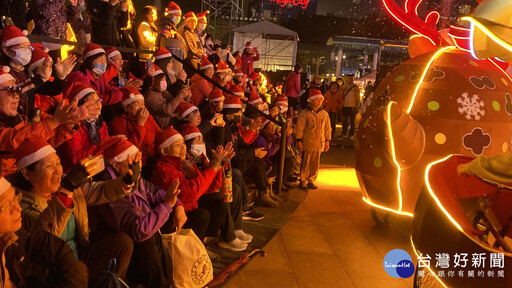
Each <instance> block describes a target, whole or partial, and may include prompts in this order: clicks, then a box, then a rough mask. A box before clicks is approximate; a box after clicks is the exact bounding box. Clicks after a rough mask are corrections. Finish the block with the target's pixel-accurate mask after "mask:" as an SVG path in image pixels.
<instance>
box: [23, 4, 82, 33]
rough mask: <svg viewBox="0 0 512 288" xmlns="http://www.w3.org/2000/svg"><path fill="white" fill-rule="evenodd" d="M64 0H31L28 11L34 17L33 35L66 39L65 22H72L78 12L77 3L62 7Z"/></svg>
mask: <svg viewBox="0 0 512 288" xmlns="http://www.w3.org/2000/svg"><path fill="white" fill-rule="evenodd" d="M65 2H66V1H65V0H53V1H48V0H32V1H31V2H30V13H31V15H32V18H33V19H34V24H35V27H34V31H33V32H32V33H33V34H35V35H41V36H47V37H50V38H55V39H66V28H67V27H66V23H67V22H74V21H76V19H77V18H78V15H79V14H80V7H79V6H78V5H76V6H72V5H68V6H67V7H64V4H65Z"/></svg>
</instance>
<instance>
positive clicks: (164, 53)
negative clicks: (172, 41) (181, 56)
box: [153, 47, 172, 60]
mask: <svg viewBox="0 0 512 288" xmlns="http://www.w3.org/2000/svg"><path fill="white" fill-rule="evenodd" d="M153 56H155V60H158V59H164V58H170V57H172V54H171V52H169V50H167V48H165V47H160V48H158V49H157V50H156V51H155V54H153Z"/></svg>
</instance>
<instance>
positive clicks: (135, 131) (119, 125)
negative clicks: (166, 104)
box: [108, 114, 161, 166]
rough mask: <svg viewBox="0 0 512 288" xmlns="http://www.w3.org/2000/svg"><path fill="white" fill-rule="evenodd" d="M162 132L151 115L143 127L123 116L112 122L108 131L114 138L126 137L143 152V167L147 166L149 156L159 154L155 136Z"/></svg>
mask: <svg viewBox="0 0 512 288" xmlns="http://www.w3.org/2000/svg"><path fill="white" fill-rule="evenodd" d="M160 130H161V129H160V126H158V124H157V123H156V121H155V119H154V118H153V116H151V115H149V117H148V120H146V123H144V126H141V125H138V124H137V123H135V121H133V120H131V119H128V116H127V115H126V114H123V115H121V116H118V117H116V118H114V120H112V122H111V123H110V127H109V130H108V131H109V133H110V135H112V136H115V135H124V136H126V138H128V140H129V141H130V142H132V144H133V145H135V147H137V148H139V150H140V151H141V152H142V166H146V163H147V160H148V156H154V155H156V153H157V152H158V151H157V147H156V145H155V136H156V133H157V132H158V131H160Z"/></svg>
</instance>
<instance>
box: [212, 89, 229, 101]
mask: <svg viewBox="0 0 512 288" xmlns="http://www.w3.org/2000/svg"><path fill="white" fill-rule="evenodd" d="M225 98H226V97H224V93H222V90H220V89H213V90H212V92H211V93H210V96H209V97H208V100H209V101H210V102H219V101H224V99H225Z"/></svg>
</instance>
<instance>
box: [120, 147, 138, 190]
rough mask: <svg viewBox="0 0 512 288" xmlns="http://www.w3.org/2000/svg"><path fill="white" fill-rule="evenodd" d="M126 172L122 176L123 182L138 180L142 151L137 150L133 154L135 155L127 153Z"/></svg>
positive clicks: (131, 182)
mask: <svg viewBox="0 0 512 288" xmlns="http://www.w3.org/2000/svg"><path fill="white" fill-rule="evenodd" d="M127 161H128V168H129V169H128V172H127V173H126V175H124V177H123V183H124V184H125V185H132V184H133V183H135V182H136V181H138V180H139V177H140V172H141V165H142V153H141V152H140V151H139V152H137V154H135V157H133V159H132V156H131V155H128V158H127Z"/></svg>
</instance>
